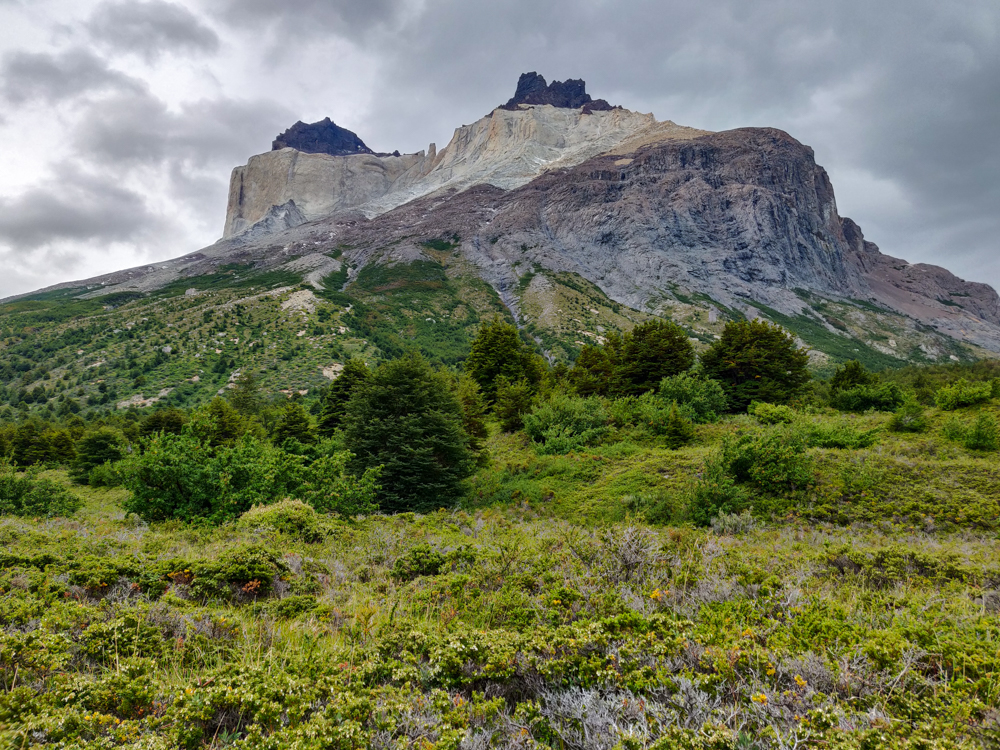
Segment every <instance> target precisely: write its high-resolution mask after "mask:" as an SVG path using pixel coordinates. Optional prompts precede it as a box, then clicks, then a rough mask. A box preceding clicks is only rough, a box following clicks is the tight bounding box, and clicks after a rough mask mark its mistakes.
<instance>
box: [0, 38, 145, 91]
mask: <svg viewBox="0 0 1000 750" xmlns="http://www.w3.org/2000/svg"><path fill="white" fill-rule="evenodd" d="M0 81H2V83H0V91H2V92H3V94H4V96H5V97H6V98H7V99H8V101H10V102H12V103H14V104H23V103H24V102H27V101H31V100H40V101H44V102H47V103H50V104H51V103H54V102H57V101H60V100H65V99H72V98H76V97H79V96H81V95H83V94H86V93H90V92H98V91H133V92H139V91H142V90H144V89H145V84H143V83H142V82H141V81H139V80H138V79H136V78H133V77H131V76H128V75H126V74H124V73H121V72H119V71H116V70H112V69H111V68H109V67H108V65H107V63H106V62H105V61H104V60H102V59H101V58H100V57H98V56H97V55H95V54H93V53H92V52H89V51H88V50H84V49H71V50H67V51H65V52H60V53H45V52H13V53H10V54H8V55H6V56H5V57H4V59H3V61H2V63H0Z"/></svg>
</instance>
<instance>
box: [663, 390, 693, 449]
mask: <svg viewBox="0 0 1000 750" xmlns="http://www.w3.org/2000/svg"><path fill="white" fill-rule="evenodd" d="M663 436H664V442H665V443H666V445H667V447H668V448H670V449H671V450H677V449H678V448H681V447H683V446H685V445H687V444H688V443H690V442H691V441H692V440H694V425H693V424H691V420H689V419H685V417H684V415H682V414H681V412H680V409H678V408H677V402H676V401H674V402H673V403H672V404H671V406H670V411H669V412H668V413H667V423H666V424H665V425H664V429H663Z"/></svg>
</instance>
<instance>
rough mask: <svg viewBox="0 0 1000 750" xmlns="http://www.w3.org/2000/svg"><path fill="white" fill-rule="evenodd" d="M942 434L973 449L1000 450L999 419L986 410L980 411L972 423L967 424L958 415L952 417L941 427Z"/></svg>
mask: <svg viewBox="0 0 1000 750" xmlns="http://www.w3.org/2000/svg"><path fill="white" fill-rule="evenodd" d="M941 432H942V434H943V435H944V436H945V437H946V438H947V439H948V440H952V441H954V442H956V443H961V444H962V445H963V446H965V447H966V448H968V449H969V450H972V451H995V450H1000V431H998V428H997V420H996V417H994V416H993V415H992V414H990V413H989V412H986V411H982V412H980V413H979V414H978V415H977V416H976V419H975V421H973V423H972V424H971V425H966V424H965V423H964V422H962V420H961V419H959V418H958V417H952V418H951V419H949V420H948V421H947V422H945V423H944V426H943V427H942V428H941Z"/></svg>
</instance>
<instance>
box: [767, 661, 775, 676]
mask: <svg viewBox="0 0 1000 750" xmlns="http://www.w3.org/2000/svg"><path fill="white" fill-rule="evenodd" d="M774 672H775V669H774V665H773V664H768V665H767V674H768V675H769V676H771V677H773V676H774Z"/></svg>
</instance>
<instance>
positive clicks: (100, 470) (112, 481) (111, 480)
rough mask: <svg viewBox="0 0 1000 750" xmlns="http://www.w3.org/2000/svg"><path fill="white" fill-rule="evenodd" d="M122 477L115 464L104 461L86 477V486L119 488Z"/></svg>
mask: <svg viewBox="0 0 1000 750" xmlns="http://www.w3.org/2000/svg"><path fill="white" fill-rule="evenodd" d="M121 483H122V475H121V472H120V471H119V467H118V464H117V463H112V462H111V461H105V462H104V463H103V464H101V465H100V466H95V467H94V468H93V469H91V470H90V473H89V474H88V475H87V484H88V485H89V486H91V487H120V486H121Z"/></svg>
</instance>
